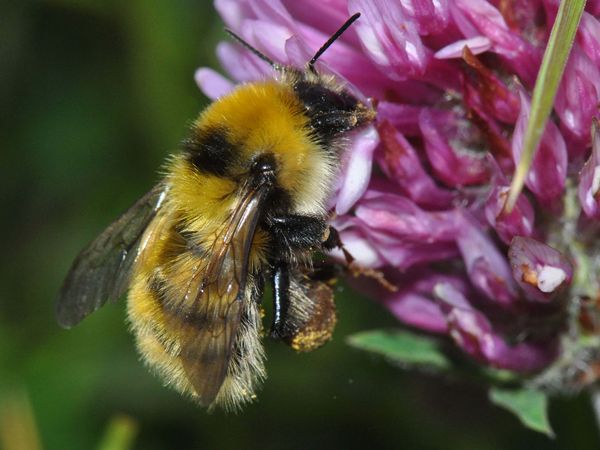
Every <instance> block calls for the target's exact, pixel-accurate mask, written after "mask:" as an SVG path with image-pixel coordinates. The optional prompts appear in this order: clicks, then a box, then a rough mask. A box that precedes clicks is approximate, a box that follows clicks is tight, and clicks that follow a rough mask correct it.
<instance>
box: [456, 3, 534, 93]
mask: <svg viewBox="0 0 600 450" xmlns="http://www.w3.org/2000/svg"><path fill="white" fill-rule="evenodd" d="M451 12H452V17H453V18H454V20H455V23H456V24H457V26H458V27H459V29H460V30H461V31H462V33H463V34H464V36H465V37H467V38H472V37H474V36H479V35H483V36H486V37H487V38H489V39H490V41H491V42H492V43H493V47H492V51H494V52H497V53H499V54H501V55H502V56H503V61H504V62H505V64H507V65H508V66H509V67H510V68H511V70H512V71H514V72H516V73H517V74H518V75H519V78H521V80H522V81H523V82H524V83H525V84H526V85H527V86H531V85H533V83H534V81H535V77H536V75H537V71H538V68H539V64H540V62H541V52H540V51H539V50H538V49H536V48H534V47H533V46H532V45H531V44H529V43H528V42H527V41H525V40H524V39H523V38H521V36H519V35H518V34H516V33H514V32H513V31H511V30H510V29H509V28H508V25H507V24H506V22H505V21H504V18H503V17H502V14H500V12H499V11H498V10H497V9H496V8H495V7H494V6H493V5H492V4H491V3H489V2H487V1H485V0H455V2H453V3H451Z"/></svg>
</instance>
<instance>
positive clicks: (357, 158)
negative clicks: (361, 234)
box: [335, 126, 379, 214]
mask: <svg viewBox="0 0 600 450" xmlns="http://www.w3.org/2000/svg"><path fill="white" fill-rule="evenodd" d="M377 144H379V136H378V135H377V131H376V130H375V128H374V127H372V126H371V127H368V128H365V129H364V130H362V131H360V132H359V133H358V134H357V135H356V136H355V138H354V140H353V143H352V146H351V147H350V148H349V149H348V150H347V153H346V154H347V158H346V161H345V164H344V168H343V169H342V173H343V176H342V178H341V187H340V190H339V192H338V195H337V203H336V205H335V212H336V213H337V214H346V213H347V212H348V211H349V210H350V208H352V206H354V204H355V203H356V202H357V201H358V199H359V198H360V197H361V196H362V195H363V193H364V192H365V190H366V189H367V186H368V184H369V179H370V178H371V168H372V164H373V152H374V151H375V147H377Z"/></svg>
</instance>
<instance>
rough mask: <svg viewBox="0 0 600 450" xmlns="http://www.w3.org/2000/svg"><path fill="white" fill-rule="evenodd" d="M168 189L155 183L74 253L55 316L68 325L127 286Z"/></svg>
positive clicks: (115, 296) (115, 297)
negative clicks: (88, 242) (147, 232)
mask: <svg viewBox="0 0 600 450" xmlns="http://www.w3.org/2000/svg"><path fill="white" fill-rule="evenodd" d="M166 192H167V188H166V187H165V186H163V185H157V186H155V187H154V188H153V189H152V190H151V191H150V192H148V193H147V194H146V195H144V196H143V197H142V198H141V199H139V200H138V201H137V202H136V203H135V204H134V205H133V206H131V207H130V208H129V209H128V210H127V211H126V212H125V213H123V214H122V215H121V216H120V217H119V218H118V219H117V220H116V221H114V222H113V223H112V224H111V225H109V226H108V228H106V230H104V231H103V232H102V233H101V234H100V235H99V236H98V237H97V238H96V239H94V240H93V241H92V242H91V243H90V244H89V245H88V246H87V247H85V248H84V249H83V250H82V251H81V252H80V253H79V255H78V256H77V258H76V259H75V261H74V262H73V265H72V266H71V269H70V270H69V273H68V274H67V277H66V278H65V281H64V282H63V285H62V287H61V289H60V292H59V294H58V300H57V304H56V319H57V321H58V323H59V324H60V325H61V326H63V327H65V328H70V327H72V326H74V325H76V324H77V323H79V322H80V321H81V320H82V319H83V318H85V317H86V316H87V315H89V314H91V313H92V312H94V311H96V310H97V309H98V308H100V307H101V306H102V305H104V304H105V303H106V302H107V301H109V300H111V301H115V300H117V299H118V298H119V297H120V296H121V295H122V294H123V293H124V292H125V291H126V290H127V287H128V286H129V281H130V276H131V269H132V267H133V265H134V263H135V262H136V260H137V257H138V256H139V254H140V252H141V250H142V249H143V248H145V245H146V244H147V242H146V243H141V242H140V239H141V237H142V234H143V233H144V230H145V229H146V227H147V226H148V224H149V223H150V222H151V221H152V219H153V218H154V217H155V216H156V213H157V212H158V210H159V209H160V207H161V205H162V204H163V201H164V199H165V196H166Z"/></svg>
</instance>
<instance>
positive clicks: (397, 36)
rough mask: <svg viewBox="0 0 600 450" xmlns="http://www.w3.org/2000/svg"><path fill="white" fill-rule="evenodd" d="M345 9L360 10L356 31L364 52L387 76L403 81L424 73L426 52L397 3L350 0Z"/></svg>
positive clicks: (380, 0)
mask: <svg viewBox="0 0 600 450" xmlns="http://www.w3.org/2000/svg"><path fill="white" fill-rule="evenodd" d="M348 8H349V9H350V10H352V11H361V12H362V14H363V15H362V17H361V19H360V20H359V21H358V22H357V23H356V26H355V30H356V32H357V33H358V36H359V38H360V41H361V43H362V46H363V48H364V49H365V52H366V53H367V55H368V56H369V57H370V58H371V59H372V60H373V61H374V62H375V63H376V64H377V65H378V66H379V67H380V69H381V70H383V71H384V73H385V74H387V76H388V77H390V78H392V79H394V80H403V79H406V78H407V77H409V76H415V75H418V74H423V73H424V71H425V67H426V65H427V62H428V59H429V54H428V51H427V49H426V48H425V47H424V46H423V44H422V42H421V39H420V37H419V34H418V31H417V29H416V26H415V24H414V23H413V22H412V21H411V20H409V18H408V17H407V15H406V13H405V12H404V10H403V9H402V7H401V5H400V3H399V2H398V3H396V2H389V1H386V0H349V2H348Z"/></svg>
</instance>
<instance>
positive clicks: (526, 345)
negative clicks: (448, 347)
mask: <svg viewBox="0 0 600 450" xmlns="http://www.w3.org/2000/svg"><path fill="white" fill-rule="evenodd" d="M434 293H435V295H436V296H437V297H438V298H439V299H440V301H441V306H442V311H444V313H445V314H446V319H447V321H448V328H449V330H450V336H452V338H453V339H454V342H455V343H456V344H457V345H458V346H459V347H460V348H462V349H463V351H465V352H466V353H467V354H469V355H470V356H472V357H473V358H475V359H477V360H479V361H482V362H484V363H487V364H489V365H491V366H493V367H497V368H500V369H506V370H512V371H515V372H522V373H529V372H536V371H539V370H541V369H543V368H544V367H546V366H547V365H548V364H550V363H551V362H552V361H553V360H554V359H555V358H556V356H557V354H558V343H557V340H556V339H546V340H543V341H542V340H540V341H539V342H528V341H524V342H520V343H517V344H515V345H509V344H508V343H507V342H506V340H505V339H504V338H503V337H502V336H501V335H500V334H499V333H498V331H497V330H495V329H494V328H493V326H492V324H491V323H490V321H489V320H488V319H487V318H486V316H485V315H484V314H482V313H481V312H480V311H478V310H476V309H475V308H473V306H472V305H471V304H470V302H469V301H468V300H467V299H466V297H465V296H464V295H463V294H462V293H461V292H460V291H459V290H458V289H456V288H455V287H454V286H452V285H451V284H449V283H440V284H438V285H437V286H435V288H434Z"/></svg>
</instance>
